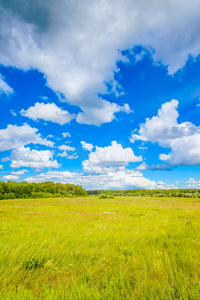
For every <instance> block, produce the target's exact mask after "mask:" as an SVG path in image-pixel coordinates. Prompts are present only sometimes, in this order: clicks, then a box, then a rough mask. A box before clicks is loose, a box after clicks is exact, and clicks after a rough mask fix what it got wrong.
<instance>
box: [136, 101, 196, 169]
mask: <svg viewBox="0 0 200 300" xmlns="http://www.w3.org/2000/svg"><path fill="white" fill-rule="evenodd" d="M177 107H178V101H177V100H174V99H173V100H171V101H170V102H166V103H164V104H163V105H162V107H161V108H160V109H159V110H158V114H157V116H154V117H152V118H151V119H150V118H147V119H146V122H145V123H143V124H141V125H140V129H139V130H138V133H134V134H133V135H132V137H131V138H130V141H131V142H135V141H136V140H141V141H150V142H153V143H155V142H157V143H158V144H159V145H160V146H162V147H166V148H171V152H170V153H169V154H162V153H161V154H160V155H159V159H160V160H162V161H165V162H167V163H169V164H170V165H171V166H178V165H185V166H195V165H200V127H197V126H196V125H194V124H193V123H190V122H183V123H178V122H177V119H178V116H179V114H178V111H177ZM158 167H159V166H158ZM161 167H162V168H164V165H161Z"/></svg>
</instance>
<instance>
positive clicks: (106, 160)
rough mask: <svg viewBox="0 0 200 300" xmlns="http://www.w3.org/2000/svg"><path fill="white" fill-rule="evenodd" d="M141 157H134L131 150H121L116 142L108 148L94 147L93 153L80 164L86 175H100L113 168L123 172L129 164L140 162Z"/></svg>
mask: <svg viewBox="0 0 200 300" xmlns="http://www.w3.org/2000/svg"><path fill="white" fill-rule="evenodd" d="M140 161H142V157H141V156H139V157H138V156H135V155H134V152H133V150H132V149H131V148H125V149H124V148H123V147H122V145H121V144H118V143H117V142H116V141H113V142H112V143H111V146H108V147H104V148H103V147H96V149H95V152H91V153H90V154H89V159H88V160H85V161H83V162H82V165H83V169H84V171H86V172H87V173H88V174H101V173H105V172H106V171H108V170H109V169H110V170H113V169H115V168H117V169H119V170H123V168H124V166H127V165H128V163H129V162H140Z"/></svg>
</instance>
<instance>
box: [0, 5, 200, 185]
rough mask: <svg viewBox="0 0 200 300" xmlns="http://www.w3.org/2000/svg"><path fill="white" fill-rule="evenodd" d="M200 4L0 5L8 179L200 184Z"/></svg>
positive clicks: (1, 107)
mask: <svg viewBox="0 0 200 300" xmlns="http://www.w3.org/2000/svg"><path fill="white" fill-rule="evenodd" d="M199 32H200V2H199V1H198V0H162V1H160V0H140V1H137V0H123V1H120V0H98V1H97V0H85V1H81V0H73V1H68V0H48V1H41V0H34V1H31V0H30V1H27V0H10V1H7V0H0V180H3V181H8V180H12V181H17V182H21V181H24V180H25V181H28V182H43V181H54V182H62V183H73V184H79V185H82V186H83V187H84V188H85V189H87V190H90V189H134V188H144V189H169V188H200V35H199Z"/></svg>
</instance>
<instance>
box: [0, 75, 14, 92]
mask: <svg viewBox="0 0 200 300" xmlns="http://www.w3.org/2000/svg"><path fill="white" fill-rule="evenodd" d="M13 93H14V90H13V89H12V88H11V87H10V86H9V85H8V84H7V83H6V82H5V79H4V77H3V76H2V75H1V74H0V94H6V96H9V95H11V94H13Z"/></svg>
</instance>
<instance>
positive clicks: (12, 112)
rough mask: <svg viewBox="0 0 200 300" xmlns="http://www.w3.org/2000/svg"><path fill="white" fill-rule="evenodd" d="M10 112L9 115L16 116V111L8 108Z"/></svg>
mask: <svg viewBox="0 0 200 300" xmlns="http://www.w3.org/2000/svg"><path fill="white" fill-rule="evenodd" d="M10 113H11V115H13V116H14V117H16V115H17V114H16V112H15V111H14V110H13V109H10Z"/></svg>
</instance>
